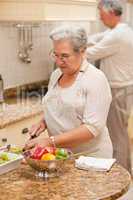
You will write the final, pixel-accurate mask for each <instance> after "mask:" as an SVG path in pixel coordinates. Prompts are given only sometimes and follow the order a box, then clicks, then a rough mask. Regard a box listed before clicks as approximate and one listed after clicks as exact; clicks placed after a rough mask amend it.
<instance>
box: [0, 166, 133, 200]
mask: <svg viewBox="0 0 133 200" xmlns="http://www.w3.org/2000/svg"><path fill="white" fill-rule="evenodd" d="M130 181H131V178H130V175H129V173H128V172H127V171H126V170H125V169H124V168H122V167H120V166H119V165H117V164H115V165H114V166H113V167H112V169H111V170H110V171H109V172H96V171H94V170H93V171H92V170H90V171H85V170H79V169H76V168H75V167H74V166H73V163H68V164H67V166H66V169H65V171H64V173H63V174H62V176H60V177H56V178H51V179H47V180H39V179H37V178H36V177H35V172H34V170H32V169H31V168H30V167H29V166H28V165H21V166H20V168H18V169H16V170H14V171H11V172H9V173H7V174H3V175H1V176H0V200H7V199H10V200H33V199H37V200H44V199H45V200H55V199H56V200H101V199H103V200H111V199H116V198H118V197H119V196H121V195H122V194H124V193H125V192H126V191H127V189H128V186H129V184H130Z"/></svg>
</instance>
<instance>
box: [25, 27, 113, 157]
mask: <svg viewBox="0 0 133 200" xmlns="http://www.w3.org/2000/svg"><path fill="white" fill-rule="evenodd" d="M50 38H51V39H52V42H53V51H52V57H53V58H54V61H55V63H56V65H57V66H58V68H57V69H56V70H55V71H54V72H53V73H52V75H51V78H50V82H49V87H48V92H47V94H46V95H45V96H44V99H43V103H44V118H43V119H42V120H41V121H40V122H39V124H37V125H35V126H34V127H32V129H31V130H30V134H31V136H35V135H36V136H38V135H39V134H40V133H41V132H42V131H44V130H45V129H46V128H47V130H48V134H49V137H47V138H46V137H45V138H44V139H42V138H34V139H31V140H29V141H28V142H27V144H26V146H25V148H27V149H28V148H32V147H34V146H35V145H36V144H39V145H40V146H53V145H55V146H57V147H66V148H70V149H71V150H72V151H73V152H84V151H88V153H89V152H90V153H92V152H93V153H94V152H95V156H97V157H107V158H110V157H112V144H111V140H110V137H109V133H108V129H107V127H106V119H107V115H108V111H109V107H110V103H111V91H110V87H109V84H108V81H107V79H106V77H105V76H104V74H103V73H102V72H101V71H100V70H98V69H96V68H95V67H94V66H93V65H91V64H89V63H88V62H87V61H86V59H85V50H86V47H87V34H86V32H85V30H84V29H83V28H81V27H77V26H76V27H74V26H72V27H71V26H62V27H58V28H56V29H55V30H53V31H52V32H51V34H50Z"/></svg>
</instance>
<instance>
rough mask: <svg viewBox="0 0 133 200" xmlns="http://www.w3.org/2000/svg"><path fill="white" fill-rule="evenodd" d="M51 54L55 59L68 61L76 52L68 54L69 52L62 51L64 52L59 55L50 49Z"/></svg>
mask: <svg viewBox="0 0 133 200" xmlns="http://www.w3.org/2000/svg"><path fill="white" fill-rule="evenodd" d="M49 55H50V57H51V58H52V60H54V61H56V60H58V59H59V60H61V61H68V60H69V59H70V57H72V56H74V54H67V53H62V54H60V55H58V54H56V53H55V52H54V51H53V50H51V51H50V53H49Z"/></svg>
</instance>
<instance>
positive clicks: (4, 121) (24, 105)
mask: <svg viewBox="0 0 133 200" xmlns="http://www.w3.org/2000/svg"><path fill="white" fill-rule="evenodd" d="M42 110H43V108H42V104H41V102H39V101H38V102H33V101H23V102H17V103H16V104H11V105H10V104H9V105H8V104H5V105H4V106H3V109H2V112H0V129H2V128H4V127H6V126H8V125H10V124H12V123H14V122H17V121H20V120H23V119H26V118H28V117H32V116H35V115H37V114H40V113H42Z"/></svg>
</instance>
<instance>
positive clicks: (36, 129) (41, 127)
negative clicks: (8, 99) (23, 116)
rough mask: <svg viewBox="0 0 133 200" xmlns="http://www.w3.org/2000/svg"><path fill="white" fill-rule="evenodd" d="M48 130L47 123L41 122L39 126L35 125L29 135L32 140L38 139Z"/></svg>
mask: <svg viewBox="0 0 133 200" xmlns="http://www.w3.org/2000/svg"><path fill="white" fill-rule="evenodd" d="M45 129H46V125H45V121H44V120H41V121H40V122H39V123H38V124H34V125H33V126H32V127H31V128H30V130H29V134H30V136H31V138H34V137H38V136H39V135H40V134H41V133H42V132H43V131H44V130H45Z"/></svg>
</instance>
